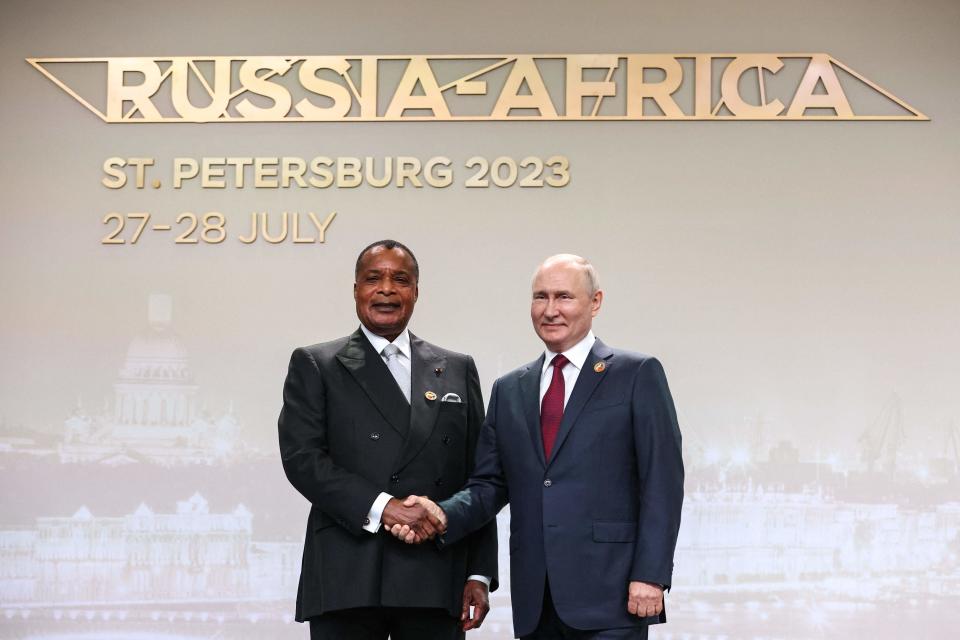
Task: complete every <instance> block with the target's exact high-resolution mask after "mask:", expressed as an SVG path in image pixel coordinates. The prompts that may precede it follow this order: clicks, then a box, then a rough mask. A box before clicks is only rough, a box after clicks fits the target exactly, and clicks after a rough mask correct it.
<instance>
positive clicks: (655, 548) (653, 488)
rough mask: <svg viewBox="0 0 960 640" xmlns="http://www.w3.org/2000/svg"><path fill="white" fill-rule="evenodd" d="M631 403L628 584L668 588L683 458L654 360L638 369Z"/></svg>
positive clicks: (673, 415) (667, 393) (661, 375)
mask: <svg viewBox="0 0 960 640" xmlns="http://www.w3.org/2000/svg"><path fill="white" fill-rule="evenodd" d="M632 404H633V406H632V411H633V421H634V446H635V448H636V456H637V471H638V474H639V478H638V480H639V487H640V512H639V513H640V515H639V520H638V522H637V531H638V537H637V546H636V550H635V552H634V558H633V566H632V567H631V571H630V579H631V580H640V581H643V582H653V583H657V584H662V585H664V586H665V587H666V588H668V589H669V588H670V584H671V582H672V576H673V553H674V550H675V549H676V546H677V534H678V533H679V531H680V509H681V507H682V506H683V458H682V456H681V439H680V427H679V425H678V424H677V413H676V410H675V409H674V406H673V398H672V397H671V396H670V389H669V387H668V386H667V378H666V375H665V374H664V372H663V367H662V366H661V364H660V362H659V361H658V360H657V359H656V358H648V359H647V360H645V361H644V362H643V363H642V364H641V365H640V368H639V371H638V374H637V378H636V382H635V386H634V389H633V398H632Z"/></svg>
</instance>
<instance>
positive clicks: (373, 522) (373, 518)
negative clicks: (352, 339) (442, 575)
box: [360, 324, 490, 587]
mask: <svg viewBox="0 0 960 640" xmlns="http://www.w3.org/2000/svg"><path fill="white" fill-rule="evenodd" d="M360 330H361V331H363V335H365V336H367V340H369V341H370V345H371V346H372V347H373V350H374V351H376V352H377V353H379V354H380V358H382V359H383V363H384V364H386V363H387V359H386V357H385V356H384V355H383V348H384V347H386V346H387V345H388V344H391V342H390V341H389V340H387V339H386V338H384V337H383V336H378V335H377V334H375V333H373V332H372V331H370V330H369V329H367V328H366V327H365V326H363V325H362V324H361V325H360ZM393 344H395V345H396V346H397V348H398V349H400V353H399V354H397V358H398V361H399V362H400V364H401V365H403V368H404V369H405V370H406V372H407V386H408V388H409V386H410V384H409V383H410V372H411V370H412V369H413V358H412V357H411V355H410V332H409V331H408V330H406V329H404V330H403V331H402V332H401V333H400V335H398V336H397V337H396V338H395V339H394V341H393ZM391 498H393V496H392V495H391V494H389V493H386V492H383V493H381V494H380V495H379V496H377V499H376V500H374V501H373V505H372V506H371V507H370V511H369V512H367V524H365V525H364V526H363V529H364V531H369V532H370V533H376V532H378V531H380V525H381V524H382V520H383V510H384V509H386V508H387V503H388V502H390V499H391ZM467 580H479V581H480V582H483V583H484V584H486V585H487V586H488V587H489V586H490V578H489V577H487V576H468V577H467Z"/></svg>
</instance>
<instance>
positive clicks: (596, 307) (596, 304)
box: [590, 289, 603, 318]
mask: <svg viewBox="0 0 960 640" xmlns="http://www.w3.org/2000/svg"><path fill="white" fill-rule="evenodd" d="M602 304H603V291H602V290H600V289H597V292H596V293H595V294H593V300H591V301H590V307H591V308H590V315H591V317H594V318H596V317H597V314H598V313H600V305H602Z"/></svg>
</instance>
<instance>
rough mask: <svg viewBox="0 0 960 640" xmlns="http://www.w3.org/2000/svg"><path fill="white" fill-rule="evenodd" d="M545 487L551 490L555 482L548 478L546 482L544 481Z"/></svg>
mask: <svg viewBox="0 0 960 640" xmlns="http://www.w3.org/2000/svg"><path fill="white" fill-rule="evenodd" d="M543 486H545V487H547V488H549V487H551V486H553V482H552V481H551V480H550V478H547V479H546V480H544V481H543Z"/></svg>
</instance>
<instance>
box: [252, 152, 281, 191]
mask: <svg viewBox="0 0 960 640" xmlns="http://www.w3.org/2000/svg"><path fill="white" fill-rule="evenodd" d="M279 163H280V159H279V158H254V159H253V186H254V187H256V188H257V189H264V188H267V189H275V188H276V187H277V185H278V182H277V181H276V180H271V179H270V178H276V177H277V165H278V164H279Z"/></svg>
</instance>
